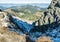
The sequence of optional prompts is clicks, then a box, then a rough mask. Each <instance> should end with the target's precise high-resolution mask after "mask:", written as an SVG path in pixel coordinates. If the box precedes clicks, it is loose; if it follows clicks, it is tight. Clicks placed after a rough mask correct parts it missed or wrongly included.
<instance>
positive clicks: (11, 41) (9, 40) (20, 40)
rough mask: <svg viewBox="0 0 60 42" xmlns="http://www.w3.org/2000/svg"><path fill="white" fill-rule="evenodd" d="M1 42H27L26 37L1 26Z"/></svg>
mask: <svg viewBox="0 0 60 42" xmlns="http://www.w3.org/2000/svg"><path fill="white" fill-rule="evenodd" d="M0 42H26V36H25V35H19V34H17V33H15V32H11V31H9V29H8V28H2V27H1V26H0Z"/></svg>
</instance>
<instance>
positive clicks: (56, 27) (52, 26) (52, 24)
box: [0, 0, 60, 42]
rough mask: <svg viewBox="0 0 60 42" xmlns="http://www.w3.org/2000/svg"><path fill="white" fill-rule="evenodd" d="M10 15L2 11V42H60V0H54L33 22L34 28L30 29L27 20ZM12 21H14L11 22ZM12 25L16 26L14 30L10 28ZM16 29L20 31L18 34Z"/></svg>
mask: <svg viewBox="0 0 60 42" xmlns="http://www.w3.org/2000/svg"><path fill="white" fill-rule="evenodd" d="M8 16H9V14H8V13H7V12H0V36H1V37H0V42H60V0H52V2H51V4H50V6H49V7H48V8H47V10H46V11H45V12H43V14H41V16H40V19H38V20H36V21H35V22H33V23H32V24H31V25H33V28H31V29H30V30H29V28H30V27H29V25H26V24H25V23H26V22H22V21H20V20H19V19H18V18H15V19H14V20H13V18H11V17H8ZM9 19H11V20H9ZM16 19H18V20H16ZM11 22H14V23H12V24H11ZM23 23H24V24H23ZM27 24H28V23H27ZM36 24H37V25H36ZM11 25H13V28H14V27H15V28H14V30H13V31H10V29H11V28H10V29H9V26H10V27H12V26H11ZM21 25H22V26H21ZM21 27H22V28H21ZM27 27H29V28H27ZM18 30H19V31H18ZM21 30H22V31H24V32H23V34H20V32H22V31H21ZM28 30H29V32H28V33H27V32H26V31H28ZM16 31H17V33H18V32H19V33H18V34H17V33H16Z"/></svg>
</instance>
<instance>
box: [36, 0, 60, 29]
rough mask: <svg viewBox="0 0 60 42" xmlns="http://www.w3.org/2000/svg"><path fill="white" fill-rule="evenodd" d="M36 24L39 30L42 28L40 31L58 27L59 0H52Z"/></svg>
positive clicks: (59, 22)
mask: <svg viewBox="0 0 60 42" xmlns="http://www.w3.org/2000/svg"><path fill="white" fill-rule="evenodd" d="M36 24H38V27H40V28H41V26H42V29H44V28H46V29H48V28H49V27H51V28H54V27H56V26H58V25H59V24H60V0H52V2H51V4H50V6H49V7H48V8H47V10H46V11H45V12H44V14H42V15H41V17H40V19H39V20H38V21H36ZM43 26H44V27H43Z"/></svg>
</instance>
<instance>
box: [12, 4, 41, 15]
mask: <svg viewBox="0 0 60 42" xmlns="http://www.w3.org/2000/svg"><path fill="white" fill-rule="evenodd" d="M11 9H12V10H13V11H15V12H22V13H25V14H34V13H36V12H38V11H40V10H41V9H40V7H37V6H32V5H24V6H20V7H19V6H14V7H11Z"/></svg>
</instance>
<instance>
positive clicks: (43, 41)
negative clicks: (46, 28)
mask: <svg viewBox="0 0 60 42" xmlns="http://www.w3.org/2000/svg"><path fill="white" fill-rule="evenodd" d="M37 42H53V41H52V40H51V38H50V37H40V38H38V40H37Z"/></svg>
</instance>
